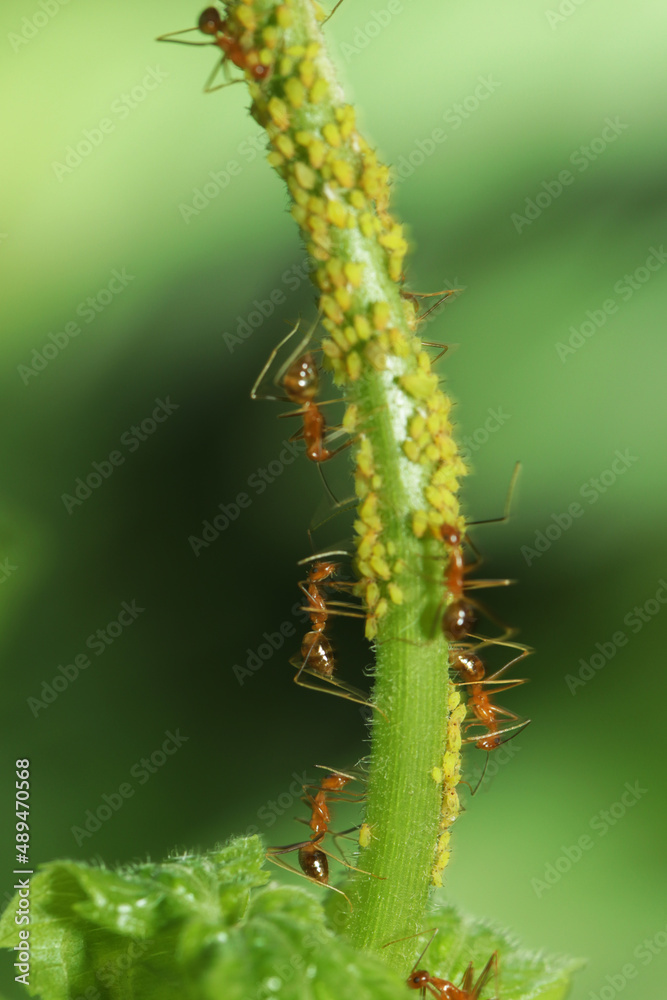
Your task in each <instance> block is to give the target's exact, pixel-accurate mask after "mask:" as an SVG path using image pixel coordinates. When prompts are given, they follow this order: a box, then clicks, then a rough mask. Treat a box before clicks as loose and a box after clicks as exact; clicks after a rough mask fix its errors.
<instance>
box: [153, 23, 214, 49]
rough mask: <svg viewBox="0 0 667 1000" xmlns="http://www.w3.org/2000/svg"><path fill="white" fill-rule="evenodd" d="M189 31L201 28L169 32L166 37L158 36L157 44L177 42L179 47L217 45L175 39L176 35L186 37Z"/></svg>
mask: <svg viewBox="0 0 667 1000" xmlns="http://www.w3.org/2000/svg"><path fill="white" fill-rule="evenodd" d="M189 31H199V27H194V28H183V29H182V30H181V31H168V32H167V34H166V35H158V37H157V38H156V39H155V41H156V42H175V43H176V44H178V45H215V42H190V41H188V40H187V39H186V38H174V35H186V34H187V33H188V32H189Z"/></svg>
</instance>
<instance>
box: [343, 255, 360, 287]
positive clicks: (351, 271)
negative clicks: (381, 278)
mask: <svg viewBox="0 0 667 1000" xmlns="http://www.w3.org/2000/svg"><path fill="white" fill-rule="evenodd" d="M343 271H344V273H345V277H346V278H347V280H348V281H349V283H350V284H351V285H352V287H353V288H360V287H361V283H362V281H363V278H364V265H363V264H358V263H356V262H355V261H351V260H350V261H348V262H347V263H346V264H345V265H344V266H343Z"/></svg>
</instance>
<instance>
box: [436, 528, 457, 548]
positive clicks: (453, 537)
mask: <svg viewBox="0 0 667 1000" xmlns="http://www.w3.org/2000/svg"><path fill="white" fill-rule="evenodd" d="M440 537H441V538H442V540H443V542H444V543H445V544H446V545H451V546H452V548H454V547H455V546H458V545H460V544H461V532H460V531H459V529H458V528H452V526H451V525H450V524H443V525H442V527H441V528H440Z"/></svg>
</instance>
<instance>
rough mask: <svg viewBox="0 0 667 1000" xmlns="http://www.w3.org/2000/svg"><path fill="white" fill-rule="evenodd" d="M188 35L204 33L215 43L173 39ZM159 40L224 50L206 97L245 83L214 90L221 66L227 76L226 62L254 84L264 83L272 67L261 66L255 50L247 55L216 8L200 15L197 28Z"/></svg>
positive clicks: (211, 77) (209, 81)
mask: <svg viewBox="0 0 667 1000" xmlns="http://www.w3.org/2000/svg"><path fill="white" fill-rule="evenodd" d="M188 31H201V32H202V33H203V34H204V35H213V36H214V40H213V41H212V42H190V41H186V40H185V39H182V38H174V35H184V34H186V33H187V32H188ZM157 40H158V42H178V43H180V44H181V45H217V46H218V48H219V49H222V59H221V61H220V62H219V63H218V64H217V65H216V66H215V68H214V70H213V72H212V73H211V75H210V76H209V78H208V80H207V81H206V84H205V86H204V91H205V93H207V94H210V93H212V92H213V91H214V90H220V89H221V88H222V87H227V86H229V84H231V83H241V82H242V81H241V80H228V81H227V83H221V84H219V85H218V86H217V87H212V86H211V83H212V82H213V80H214V79H215V77H216V76H217V73H218V70H219V69H220V66H222V67H223V68H224V71H225V73H226V74H227V75H228V72H229V71H228V63H227V60H229V61H230V62H232V63H234V65H235V66H238V68H239V69H242V70H247V71H248V72H249V73H250V74H251V75H252V76H253V77H254V79H255V80H265V79H267V77H268V75H269V73H270V67H269V66H265V65H264V64H263V63H261V62H260V61H259V58H258V56H257V54H256V53H255V52H253V51H252V50H251V51H248V52H246V50H245V49H244V48H243V46H242V45H241V43H240V42H239V40H238V39H237V38H234V37H233V36H232V34H231V33H230V27H229V23H228V21H227V19H226V18H224V19H223V18H222V17H221V16H220V13H219V12H218V11H217V10H216V9H215V7H207V8H206V10H204V11H202V13H201V14H200V15H199V20H198V22H197V27H196V28H184V29H183V30H182V31H170V32H169V33H168V34H166V35H160V37H159V38H158V39H157Z"/></svg>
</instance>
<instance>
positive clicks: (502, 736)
mask: <svg viewBox="0 0 667 1000" xmlns="http://www.w3.org/2000/svg"><path fill="white" fill-rule="evenodd" d="M504 645H514V648H515V649H520V650H521V653H520V654H519V655H518V656H515V657H514V659H512V660H510V661H509V663H506V664H505V665H504V666H503V667H501V668H500V669H499V670H496V672H495V673H494V674H491V676H490V677H487V676H486V670H485V667H484V663H483V662H482V660H481V659H480V658H479V657H478V656H476V655H475V654H474V653H472V652H469V651H464V652H454V653H453V655H452V657H451V660H450V666H451V667H452V668H453V669H454V670H456V672H457V673H458V675H459V677H461V678H462V680H460V681H459V682H458V683H459V685H460V686H461V687H469V688H470V694H469V697H468V707H469V708H470V710H471V711H472V714H473V716H474V718H473V719H471V721H470V722H468V723H467V724H466V728H468V727H469V726H479V725H481V726H484V727H485V728H486V730H487V733H486V734H485V735H483V736H469V737H467V738H466V739H465V740H464V741H463V742H464V743H474V744H475V746H476V747H477V749H478V750H486V751H487V754H488V753H489V752H490V751H491V750H497V748H498V747H499V746H501V745H502V744H503V743H506V742H507V741H508V740H511V739H513V738H514V737H515V736H518V735H519V733H520V732H522V731H523V730H524V729H525V728H526V726H527V725H529V723H530V721H531V720H530V719H520V718H519V716H518V715H515V714H514V712H511V711H510V710H509V709H507V708H501V707H500V706H499V705H494V704H493V702H492V701H491V696H490V694H489V693H488V692H487V690H486V689H485V686H486V685H493V686H494V690H493V691H492V692H491V695H493V696H495V695H496V694H500V693H501V691H509V690H510V689H511V688H514V687H518V686H519V684H525V683H526V678H525V677H522V678H515V679H513V680H508V681H502V682H500V683H499V681H498V678H499V677H501V676H502V675H503V674H504V673H505V671H506V670H509V668H510V667H511V666H513V665H514V664H515V663H518V662H519V661H520V660H523V659H524V658H525V657H526V656H530V654H531V653H532V652H533V651H532V649H529V648H528V647H527V646H519V645H518V644H509V643H504ZM477 648H478V649H479V647H477ZM499 715H500V716H504V717H505V718H506V719H508V720H514V721H513V722H512V724H509V725H503V724H502V723H501V722H499V720H498V716H499ZM488 762H489V758H488V756H487V758H486V760H485V762H484V768H483V770H482V774H481V776H480V779H479V781H478V782H477V785H476V786H475V788H474V790H473V789H471V792H472V794H473V795H474V794H475V792H476V791H477V789H478V788H479V786H480V785H481V783H482V781H483V780H484V775H485V773H486V768H487V764H488Z"/></svg>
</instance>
